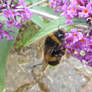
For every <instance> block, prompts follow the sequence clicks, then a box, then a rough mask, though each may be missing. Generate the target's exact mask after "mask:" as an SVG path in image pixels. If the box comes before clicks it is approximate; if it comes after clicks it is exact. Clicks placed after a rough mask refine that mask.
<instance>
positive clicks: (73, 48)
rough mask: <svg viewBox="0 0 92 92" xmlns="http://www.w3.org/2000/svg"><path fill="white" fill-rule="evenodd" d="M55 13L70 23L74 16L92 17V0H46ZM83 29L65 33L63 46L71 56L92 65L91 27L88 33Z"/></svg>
mask: <svg viewBox="0 0 92 92" xmlns="http://www.w3.org/2000/svg"><path fill="white" fill-rule="evenodd" d="M48 1H49V4H50V7H53V8H54V9H55V13H61V16H65V17H66V20H65V23H67V24H70V25H72V24H73V21H72V19H74V18H84V19H85V20H87V19H88V18H90V17H92V0H48ZM84 31H85V30H78V29H71V32H69V33H66V41H65V43H64V47H65V48H66V49H67V50H68V53H70V54H71V55H72V56H73V57H76V58H77V59H79V60H80V61H81V62H83V61H85V64H87V65H89V66H91V67H92V29H90V30H89V32H88V33H85V32H84Z"/></svg>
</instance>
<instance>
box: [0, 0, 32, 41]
mask: <svg viewBox="0 0 92 92" xmlns="http://www.w3.org/2000/svg"><path fill="white" fill-rule="evenodd" d="M0 15H2V16H4V17H5V19H6V20H5V21H4V23H6V24H7V29H9V28H11V27H16V28H18V29H19V28H20V27H21V25H22V23H23V22H24V21H27V20H28V19H29V18H31V17H32V12H31V11H30V9H29V8H27V5H26V3H25V2H24V0H10V2H9V0H0ZM4 23H0V26H1V27H0V41H2V39H3V38H4V37H6V38H7V40H14V38H13V37H12V35H11V32H12V33H14V32H13V30H10V31H7V30H4V29H3V25H4Z"/></svg>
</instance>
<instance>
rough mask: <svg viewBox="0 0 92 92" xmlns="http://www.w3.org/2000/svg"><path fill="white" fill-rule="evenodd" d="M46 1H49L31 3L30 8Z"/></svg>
mask: <svg viewBox="0 0 92 92" xmlns="http://www.w3.org/2000/svg"><path fill="white" fill-rule="evenodd" d="M46 1H47V0H42V1H39V2H36V3H34V4H32V5H30V6H28V8H32V7H34V6H37V5H39V4H42V3H44V2H46Z"/></svg>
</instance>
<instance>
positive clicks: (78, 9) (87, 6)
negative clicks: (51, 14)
mask: <svg viewBox="0 0 92 92" xmlns="http://www.w3.org/2000/svg"><path fill="white" fill-rule="evenodd" d="M48 1H49V3H50V4H49V5H50V7H53V8H54V9H55V12H56V13H61V16H65V17H66V21H65V23H68V24H73V21H72V19H73V18H76V17H79V18H84V19H87V18H88V17H92V0H48Z"/></svg>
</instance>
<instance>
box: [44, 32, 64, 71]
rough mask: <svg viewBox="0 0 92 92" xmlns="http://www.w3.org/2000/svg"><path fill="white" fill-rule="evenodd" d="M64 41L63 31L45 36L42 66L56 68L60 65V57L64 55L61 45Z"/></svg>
mask: <svg viewBox="0 0 92 92" xmlns="http://www.w3.org/2000/svg"><path fill="white" fill-rule="evenodd" d="M64 40H65V33H64V31H63V30H57V31H56V32H54V33H51V34H50V35H48V36H47V38H46V40H45V43H44V66H43V70H44V69H45V68H46V66H47V65H52V66H56V65H58V64H59V63H60V60H61V57H62V56H63V55H64V54H65V48H63V43H64Z"/></svg>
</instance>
